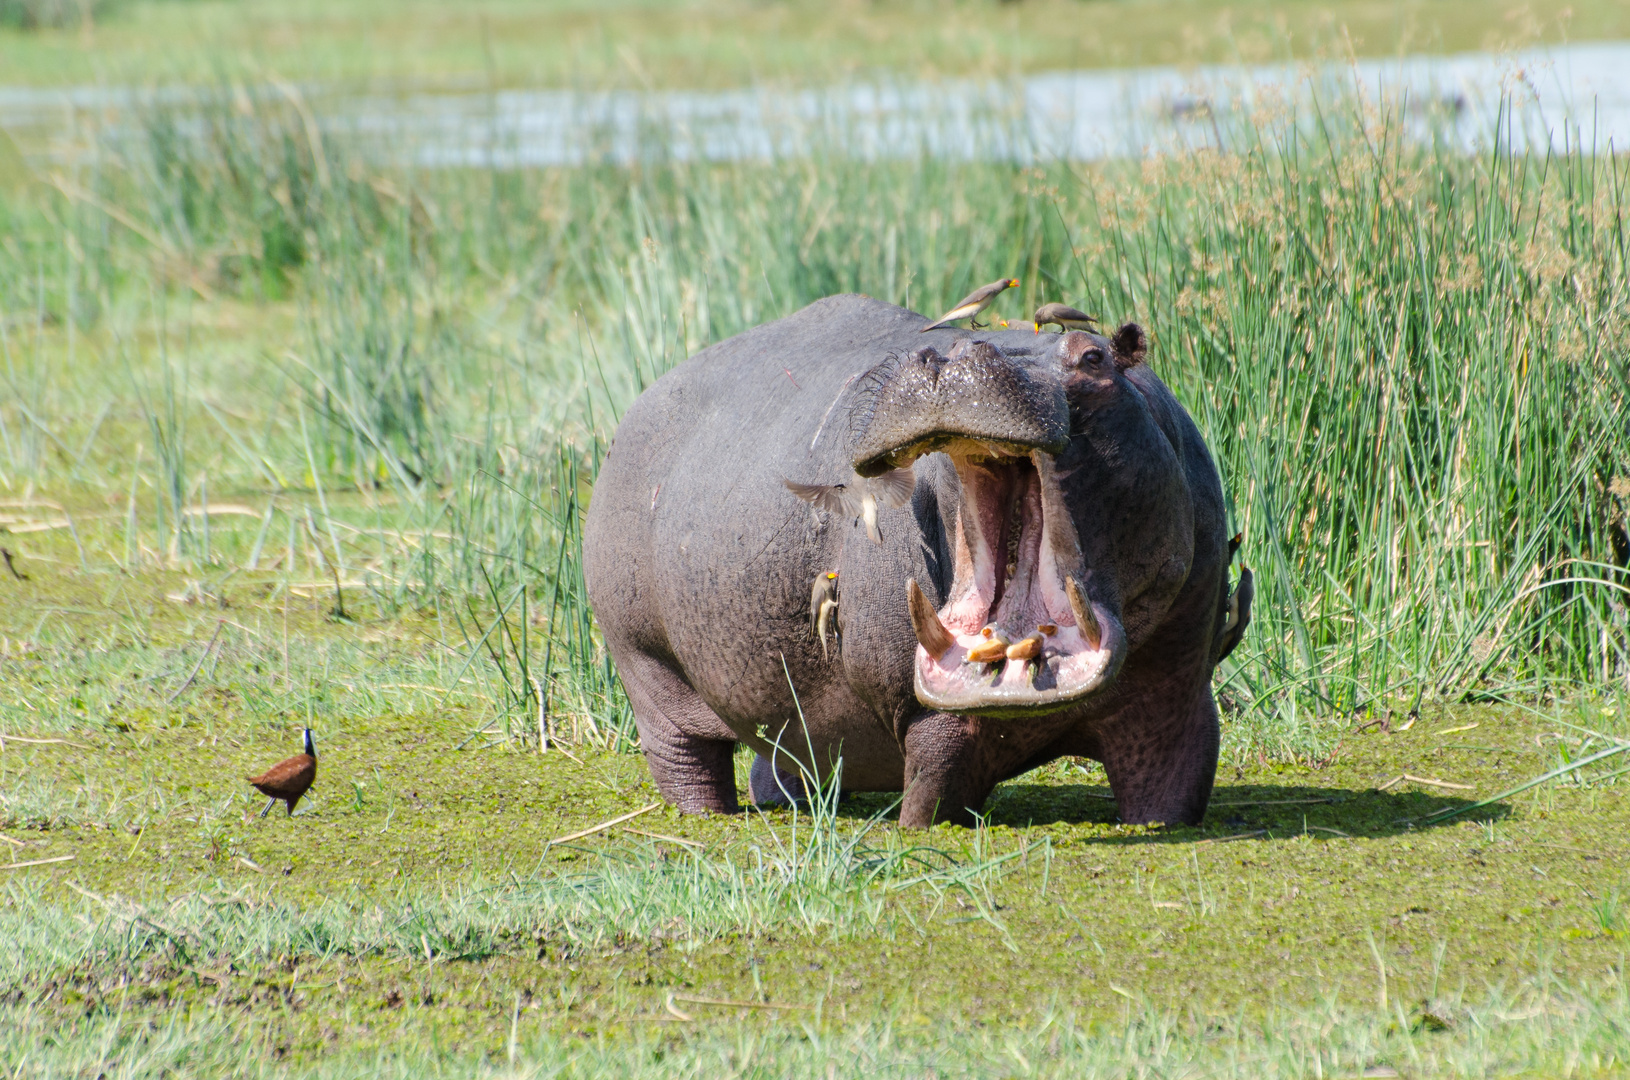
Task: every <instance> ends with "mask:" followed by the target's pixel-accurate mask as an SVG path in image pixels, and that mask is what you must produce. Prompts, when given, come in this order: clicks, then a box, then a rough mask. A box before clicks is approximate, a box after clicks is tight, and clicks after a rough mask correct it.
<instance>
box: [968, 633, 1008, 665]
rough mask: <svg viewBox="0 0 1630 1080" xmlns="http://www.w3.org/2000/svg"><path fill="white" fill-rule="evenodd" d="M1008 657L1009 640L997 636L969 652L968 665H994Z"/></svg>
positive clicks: (982, 642)
mask: <svg viewBox="0 0 1630 1080" xmlns="http://www.w3.org/2000/svg"><path fill="white" fill-rule="evenodd" d="M1006 657H1007V639H1006V638H1004V637H1003V636H1002V635H1000V634H997V635H995V636H994V637H991V638H987V639H986V640H984V641H981V642H980V643H979V644H978V645H975V646H974V647H973V648H971V649H969V650H968V663H970V664H994V663H996V662H997V661H998V660H1002V659H1005V658H1006Z"/></svg>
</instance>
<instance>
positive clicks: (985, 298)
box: [923, 278, 1019, 334]
mask: <svg viewBox="0 0 1630 1080" xmlns="http://www.w3.org/2000/svg"><path fill="white" fill-rule="evenodd" d="M1018 287H1019V279H1018V278H997V279H996V280H995V281H993V282H991V283H990V284H989V285H981V286H979V288H977V289H975V290H974V291H973V292H971V293H969V294H968V295H967V296H964V297H963V298H962V299H961V300H959V301H958V302H957V305H956V307H954V308H952V309H951V310H950V311H947V312H946V313H945V314H944V315H941V316H940V317H939V318H938V319H935V320H934V321H933V322H931V323H929V324H928V325H927V326H925V327H923V333H925V334H926V333H927V332H928V331H930V330H933V329H936V328H937V327H941V326H944V325H945V324H946V323H954V322H956V321H957V320H958V319H967V320H968V325H969V326H971V327H973V328H974V329H975V330H980V329H983V327H981V326H980V325H979V313H980V312H981V311H984V310H985V309H986V308H988V307H990V306H991V304H993V303H994V302H995V301H996V298H997V297H998V296H1000V295H1002V293H1003V292H1004V291H1006V290H1008V289H1016V288H1018ZM985 325H986V326H989V325H990V324H989V323H986V324H985Z"/></svg>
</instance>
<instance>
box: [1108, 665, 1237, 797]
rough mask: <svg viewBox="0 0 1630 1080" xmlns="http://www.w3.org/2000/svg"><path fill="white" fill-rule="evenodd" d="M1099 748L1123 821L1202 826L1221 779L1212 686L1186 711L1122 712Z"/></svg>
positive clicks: (1136, 709)
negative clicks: (1162, 712)
mask: <svg viewBox="0 0 1630 1080" xmlns="http://www.w3.org/2000/svg"><path fill="white" fill-rule="evenodd" d="M1103 731H1104V734H1103V735H1102V736H1101V741H1100V743H1099V753H1100V755H1101V757H1102V760H1103V763H1104V773H1105V775H1107V776H1108V778H1109V787H1110V790H1111V791H1113V792H1114V793H1115V804H1116V807H1117V809H1118V810H1119V811H1120V817H1121V820H1122V821H1124V822H1126V823H1127V824H1129V825H1155V824H1166V825H1198V824H1199V823H1200V820H1201V819H1202V818H1204V817H1205V815H1206V804H1207V803H1209V802H1210V801H1211V785H1212V782H1213V781H1214V780H1215V779H1216V775H1217V744H1218V727H1217V704H1216V702H1215V701H1214V700H1213V699H1212V697H1211V688H1210V686H1206V687H1204V688H1203V689H1202V690H1201V692H1200V694H1199V698H1198V700H1194V701H1192V702H1191V703H1189V704H1188V705H1187V706H1186V707H1180V708H1175V709H1172V710H1170V711H1167V712H1164V715H1160V714H1157V713H1156V712H1154V710H1153V709H1152V708H1149V707H1137V706H1134V707H1132V708H1129V709H1127V710H1126V711H1123V712H1122V713H1120V714H1119V715H1117V716H1115V717H1113V718H1111V719H1110V720H1109V721H1108V722H1107V723H1105V725H1104V728H1103Z"/></svg>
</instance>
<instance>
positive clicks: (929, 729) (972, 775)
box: [900, 712, 996, 829]
mask: <svg viewBox="0 0 1630 1080" xmlns="http://www.w3.org/2000/svg"><path fill="white" fill-rule="evenodd" d="M978 723H979V721H977V720H975V719H973V718H971V717H966V716H951V715H950V714H948V713H939V712H936V713H928V714H926V715H924V716H921V717H918V718H917V719H914V720H912V721H911V722H910V726H908V727H907V728H906V732H905V739H904V744H905V752H906V775H905V794H904V795H902V796H901V800H900V827H901V828H904V829H925V828H927V827H928V826H930V825H935V824H938V823H939V822H942V821H948V822H951V823H952V824H955V825H964V826H972V825H974V824H975V816H974V815H975V814H977V813H978V811H979V809H980V807H982V806H984V805H985V800H986V799H988V798H989V797H990V793H991V791H992V790H993V789H994V788H995V787H996V780H995V779H994V778H993V777H992V776H991V770H990V768H989V766H988V763H987V762H986V761H985V760H983V758H982V757H981V756H980V755H978V754H976V753H972V752H971V749H972V744H973V742H974V740H975V738H976V736H977V728H978Z"/></svg>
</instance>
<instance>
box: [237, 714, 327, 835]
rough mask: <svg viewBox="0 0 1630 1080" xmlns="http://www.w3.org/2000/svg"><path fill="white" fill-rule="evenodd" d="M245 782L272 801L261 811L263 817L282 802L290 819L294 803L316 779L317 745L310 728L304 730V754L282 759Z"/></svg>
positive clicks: (292, 814)
mask: <svg viewBox="0 0 1630 1080" xmlns="http://www.w3.org/2000/svg"><path fill="white" fill-rule="evenodd" d="M247 779H248V781H249V782H250V783H251V784H253V785H255V787H256V788H258V789H260V793H261V794H262V795H270V796H271V802H269V803H267V804H266V809H264V810H262V811H261V812H260V816H261V817H265V816H266V815H267V814H269V813H271V812H272V807H274V806H276V805H277V800H279V799H282V800H283V801H284V802H285V803H287V804H288V807H289V816H290V817H293V816H294V804H295V803H297V802H299V801H300V796H302V795H304V794H305V793H306V792H307V791H308V790H310V788H311V782H312V781H313V780H315V779H317V744H316V743H315V742H313V741H312V739H311V729H310V728H306V752H305V753H303V754H296V755H294V756H293V757H291V758H285V759H283V760H282V761H279V762H278V763H277V764H276V765H273V766H272V767H271V768H270V769H267V770H266V771H265V772H263V773H261V774H260V775H259V776H251V777H247Z"/></svg>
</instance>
